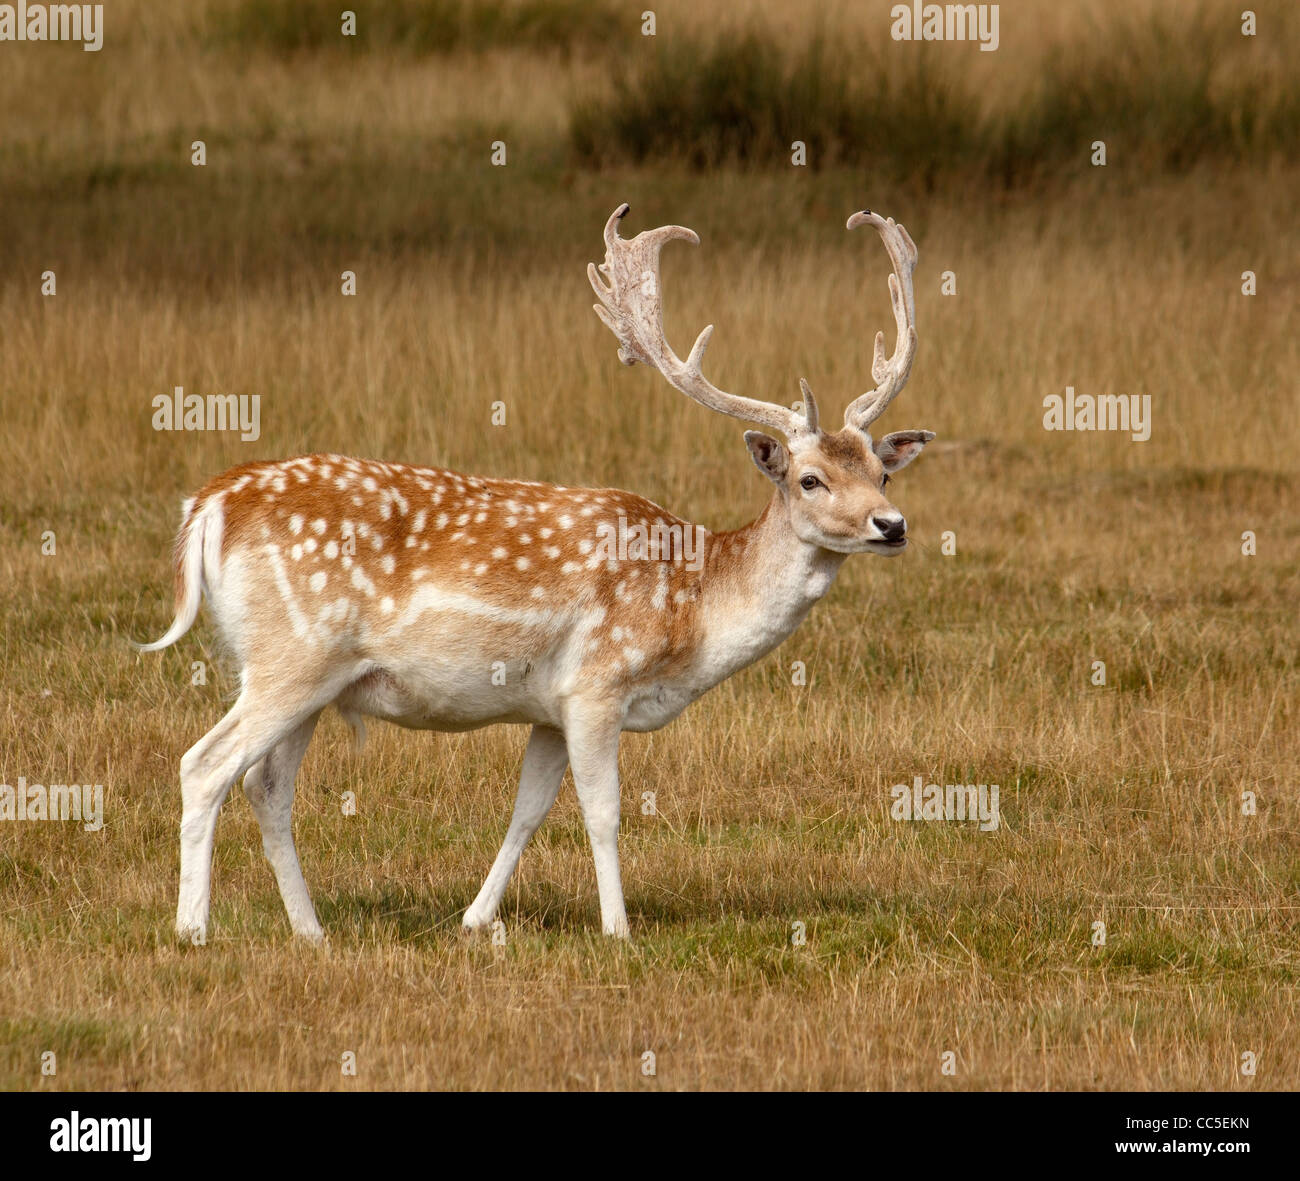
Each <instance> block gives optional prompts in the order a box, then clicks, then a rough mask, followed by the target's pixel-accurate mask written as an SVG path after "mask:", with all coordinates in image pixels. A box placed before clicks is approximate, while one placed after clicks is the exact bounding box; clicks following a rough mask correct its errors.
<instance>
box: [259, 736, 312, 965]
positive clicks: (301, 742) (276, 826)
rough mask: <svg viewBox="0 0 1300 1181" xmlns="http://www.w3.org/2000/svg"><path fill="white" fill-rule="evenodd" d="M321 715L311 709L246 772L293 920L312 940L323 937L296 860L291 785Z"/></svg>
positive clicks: (269, 854)
mask: <svg viewBox="0 0 1300 1181" xmlns="http://www.w3.org/2000/svg"><path fill="white" fill-rule="evenodd" d="M319 720H320V711H319V710H317V712H316V713H314V714H312V715H311V716H310V717H308V718H307V719H306V721H304V722H303V723H302V724H301V725H300V726H299V727H298V728H297V729H296V730H294V731H293V732H292V733H291V734H289V735H288V737H286V738H283V739H281V740H280V741H279V742H278V743H276V745H275V746H273V747H272V748H271V749H270V751H268V752H267V754H266V756H265V757H264V758H262V759H261V760H260V761H259V762H256V763H254V764H253V765H252V766H251V767H249V769H248V771H247V773H246V774H245V775H244V795H246V796H247V797H248V802H249V804H251V805H252V808H253V815H255V816H256V817H257V823H258V825H259V827H260V828H261V830H262V850H263V852H264V853H265V854H266V859H267V860H268V861H269V862H270V863H271V869H272V870H274V872H275V880H276V882H277V883H278V884H279V887H280V897H281V898H282V899H283V900H284V909H285V910H286V911H287V912H288V914H289V925H290V926H291V927H293V933H294V934H295V935H301V936H303V937H304V938H305V939H310V940H312V941H313V942H320V940H322V939H324V938H325V933H324V931H322V930H321V925H320V923H319V921H317V918H316V909H315V907H313V906H312V904H311V895H310V894H309V893H308V892H307V883H306V881H305V880H304V879H303V876H302V866H301V865H300V864H299V863H298V850H297V849H296V848H295V846H294V843H293V827H292V825H293V821H292V814H293V786H294V779H295V778H296V777H297V774H298V767H299V765H300V764H301V763H302V757H303V755H304V754H306V753H307V745H308V743H310V742H311V736H312V734H313V733H314V732H315V730H316V723H317V722H318V721H319Z"/></svg>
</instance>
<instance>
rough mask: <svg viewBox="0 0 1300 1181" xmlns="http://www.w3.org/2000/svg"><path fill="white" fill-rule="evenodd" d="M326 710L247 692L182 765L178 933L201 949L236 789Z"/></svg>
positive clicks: (190, 752) (317, 706) (196, 745)
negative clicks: (218, 846) (217, 841)
mask: <svg viewBox="0 0 1300 1181" xmlns="http://www.w3.org/2000/svg"><path fill="white" fill-rule="evenodd" d="M320 708H321V706H320V704H316V705H314V706H312V707H311V708H310V709H306V710H296V711H290V710H288V709H286V707H285V705H284V704H283V702H282V701H281V700H278V699H277V695H276V694H275V693H256V694H254V693H251V692H250V691H249V690H248V689H247V688H245V690H244V692H243V693H241V694H240V695H239V700H238V701H236V702H235V704H234V705H233V706H232V707H231V709H230V712H229V713H228V714H226V716H225V717H224V718H222V719H221V721H219V722H218V723H217V724H216V725H215V726H213V727H212V729H211V730H209V731H208V732H207V733H206V734H205V735H204V736H203V737H202V738H200V739H199V740H198V742H196V743H195V744H194V745H193V746H192V747H190V749H189V750H187V751H186V752H185V755H184V757H183V758H182V759H181V802H182V805H183V811H182V813H181V880H180V896H179V898H178V900H177V903H176V933H177V934H178V935H179V936H180V937H181V939H183V940H189V941H190V942H193V943H197V944H201V943H204V942H206V940H207V935H208V903H209V897H210V894H211V888H212V842H213V838H214V836H215V835H216V829H217V814H218V813H219V812H220V811H221V804H222V802H223V801H224V800H225V798H226V795H227V794H228V793H229V791H230V788H231V787H232V785H233V784H234V782H235V780H237V779H238V778H239V777H240V776H241V775H242V774H243V773H244V772H245V771H246V770H248V768H249V767H251V766H252V765H253V764H254V763H256V762H258V761H259V760H261V759H262V758H263V757H264V756H265V755H266V754H267V753H268V752H269V751H270V750H271V748H272V747H274V746H275V745H276V744H277V743H279V742H281V741H282V740H284V739H285V738H287V737H288V736H289V735H290V734H292V733H293V732H294V731H295V730H296V729H298V727H299V726H301V725H302V723H303V721H304V720H305V719H306V718H307V717H309V716H310V715H311V714H313V713H315V712H317V711H319V709H320Z"/></svg>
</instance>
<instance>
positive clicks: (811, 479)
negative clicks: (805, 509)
mask: <svg viewBox="0 0 1300 1181" xmlns="http://www.w3.org/2000/svg"><path fill="white" fill-rule="evenodd" d="M799 487H800V488H802V489H803V490H804V491H805V492H811V491H812V490H813V489H814V488H825V487H826V485H825V484H823V483H822V482H821V481H820V480H819V479H818V478H817V477H816V476H813V475H808V476H804V478H803V479H802V480H800V481H799Z"/></svg>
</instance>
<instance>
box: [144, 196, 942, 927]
mask: <svg viewBox="0 0 1300 1181" xmlns="http://www.w3.org/2000/svg"><path fill="white" fill-rule="evenodd" d="M627 211H628V207H627V206H626V205H623V206H621V207H620V208H619V209H617V210H615V212H614V214H613V215H612V216H611V217H610V219H609V221H608V223H607V224H606V226H605V247H606V254H605V262H604V264H603V265H602V266H600V267H596V266H595V265H592V266H589V267H588V275H589V277H590V279H591V284H592V287H593V288H594V289H595V291H596V294H597V296H599V298H600V303H599V304H597V305H596V314H597V315H598V316H599V317H600V318H601V320H602V321H604V323H605V324H606V325H607V326H608V327H609V329H610V330H611V331H612V332H613V333H614V335H615V336H616V337H617V338H618V343H619V350H618V355H619V359H620V360H622V362H623V363H624V364H626V365H632V364H635V363H636V362H638V361H640V362H641V363H643V364H645V365H649V366H651V367H653V368H655V369H657V370H658V371H659V372H660V373H661V374H663V376H664V377H665V378H666V379H667V380H668V382H669V384H671V385H672V386H673V387H674V388H675V389H677V390H679V391H681V392H682V393H683V394H686V395H687V396H688V397H690V398H693V399H695V401H697V402H699V403H701V404H702V405H704V406H707V407H708V408H709V409H711V410H717V411H719V412H720V413H722V414H727V415H730V416H731V417H733V418H738V419H742V420H745V421H748V422H753V423H759V424H761V425H763V426H765V427H768V428H770V429H772V430H775V431H779V432H780V433H781V434H783V435H784V436H785V442H784V443H782V442H781V441H779V440H777V439H775V438H773V437H772V436H771V435H767V434H763V433H761V432H759V431H746V432H745V443H746V445H747V446H748V448H749V452H750V455H751V456H752V457H753V459H754V462H755V463H756V464H757V465H758V468H759V470H760V471H761V472H762V473H763V474H764V475H765V476H766V477H767V478H768V479H769V480H771V481H772V483H773V484H774V485H775V486H776V490H775V493H774V495H773V497H772V500H771V503H770V504H768V506H767V508H766V509H764V511H763V513H762V514H761V515H760V516H759V517H758V519H757V520H755V521H753V522H751V523H750V524H748V525H745V526H743V527H742V528H739V529H734V530H730V531H728V532H720V533H714V532H712V531H710V530H707V529H704V528H702V527H698V526H694V525H691V524H689V523H688V522H685V521H682V520H680V519H679V518H677V517H674V516H673V515H672V514H670V513H668V512H666V511H665V510H664V509H662V508H660V507H659V506H658V505H656V504H653V503H651V502H650V501H648V500H646V499H644V498H643V497H640V496H637V495H635V494H634V493H631V492H622V491H617V490H613V489H590V488H565V487H557V486H553V485H550V484H537V483H530V482H528V481H523V480H496V479H481V478H478V477H474V476H464V475H458V474H456V473H454V472H450V471H444V470H441V469H438V468H423V467H408V466H406V465H404V464H395V463H379V462H374V461H369V460H361V459H348V458H344V457H342V456H337V455H309V456H304V457H300V458H297V459H289V460H284V461H282V462H278V463H271V462H266V463H250V464H244V465H242V466H240V467H236V468H232V469H231V470H230V471H228V472H226V473H225V474H224V475H222V476H218V477H217V478H216V479H214V480H213V481H212V482H211V483H209V484H208V485H207V486H206V487H205V488H203V490H202V491H200V492H199V494H198V495H197V496H195V497H193V498H192V499H190V500H188V501H186V503H185V506H184V518H183V523H182V525H181V529H180V534H179V536H178V538H177V541H176V560H175V583H176V618H175V620H174V622H173V623H172V625H171V628H170V629H169V630H168V631H167V633H166V634H165V635H164V636H163V637H162V638H161V639H160V640H158V641H157V642H156V643H153V644H148V645H144V646H143V650H144V651H156V650H158V649H161V648H164V647H166V646H168V645H170V644H173V643H175V642H176V641H177V640H179V639H180V638H181V636H182V635H184V634H185V632H186V631H187V630H188V629H189V627H190V626H191V625H192V624H193V622H194V619H195V617H196V615H197V614H198V610H199V604H200V600H201V597H202V596H203V595H204V594H206V596H207V598H208V602H209V605H210V610H211V611H212V614H213V616H214V619H215V623H216V627H217V630H218V632H219V633H220V635H221V637H222V639H223V640H224V642H225V644H226V645H227V646H228V648H229V649H230V650H231V651H232V652H233V655H234V657H235V659H236V661H237V662H238V664H239V667H240V669H241V688H240V693H239V697H238V699H237V700H236V702H235V703H234V705H233V707H232V708H231V710H230V712H229V713H227V714H226V715H225V717H223V718H222V719H221V721H220V722H218V723H217V724H216V726H214V727H213V728H212V729H211V730H210V731H209V732H208V733H207V734H206V735H204V736H203V738H201V739H200V740H199V741H198V742H197V743H196V744H195V745H194V746H192V747H191V748H190V749H189V750H188V751H187V752H186V753H185V755H184V757H183V758H182V760H181V768H180V774H181V795H182V798H183V802H184V811H183V815H182V819H181V872H180V899H179V904H178V907H177V914H176V927H177V931H178V933H179V935H180V936H181V937H182V938H183V939H189V940H192V941H193V942H196V943H202V942H204V940H205V939H206V935H207V928H208V899H209V890H210V880H211V862H212V845H213V837H214V833H215V830H216V823H217V813H218V811H219V810H220V808H221V804H222V801H223V800H224V799H225V797H226V794H227V793H228V792H229V791H230V788H231V786H232V785H233V784H234V783H235V781H236V780H237V779H238V778H239V777H240V776H241V775H243V776H244V791H245V794H246V795H247V796H248V800H249V802H250V803H251V804H252V807H253V811H254V812H255V814H256V816H257V820H258V823H259V824H260V826H261V830H262V843H263V848H264V849H265V852H266V856H267V858H268V860H269V861H270V863H271V866H272V868H273V869H274V871H275V876H276V879H277V880H278V883H279V887H280V893H281V895H282V897H283V899H284V904H285V908H286V910H287V911H288V914H289V921H290V923H291V924H292V925H293V929H294V931H295V932H296V933H297V934H299V935H302V936H306V937H308V938H310V939H320V938H322V937H323V933H322V931H321V927H320V923H319V922H318V921H317V918H316V912H315V910H314V908H313V907H312V902H311V898H310V896H309V894H308V892H307V885H306V883H305V881H304V880H303V876H302V869H301V867H300V866H299V863H298V855H297V852H296V850H295V848H294V843H293V835H292V830H291V825H290V811H291V808H292V804H293V791H294V778H295V775H296V773H297V770H298V766H299V763H300V762H301V760H302V757H303V754H304V752H305V751H306V749H307V744H308V742H309V741H310V740H311V736H312V732H313V730H315V728H316V723H317V720H318V719H319V718H320V715H321V711H322V710H324V709H325V708H326V707H327V706H329V705H333V706H335V707H336V708H337V709H338V710H339V711H340V712H341V713H342V714H343V716H344V717H345V718H346V719H348V720H349V721H350V722H351V723H352V724H353V725H355V726H358V727H359V726H360V725H361V719H362V718H363V717H374V718H381V719H383V720H385V721H390V722H396V723H397V724H398V725H401V726H406V727H410V728H413V729H430V730H467V729H472V728H475V727H479V726H486V725H489V724H491V723H494V722H515V723H527V724H529V725H531V726H532V732H531V736H530V737H529V740H528V745H527V749H526V750H525V752H524V760H523V771H522V774H521V776H520V780H519V792H518V796H517V798H516V800H515V807H514V814H513V816H512V818H511V820H510V826H509V829H508V831H507V832H506V837H505V841H504V842H503V844H502V846H501V851H500V852H499V853H498V854H497V857H496V860H495V861H494V862H493V864H492V868H491V870H490V871H489V873H488V875H487V879H486V881H484V883H483V888H482V889H481V890H480V891H479V893H478V897H476V898H475V899H474V901H473V903H472V904H471V905H470V907H469V909H468V910H467V911H466V912H465V916H464V926H465V928H466V929H471V930H472V929H475V928H481V927H484V926H487V925H488V924H490V923H491V922H492V919H493V916H494V915H495V913H496V910H497V907H498V905H499V904H500V902H501V899H502V896H503V894H504V893H505V889H506V883H507V882H508V881H509V880H510V876H511V874H512V873H513V872H514V869H515V866H516V865H517V864H518V862H519V857H520V854H521V853H522V852H523V849H524V846H525V845H526V844H527V843H528V840H529V838H530V837H531V836H532V835H533V833H534V832H535V831H536V829H537V827H538V825H540V824H541V822H542V820H543V819H544V818H545V816H546V814H547V813H548V812H549V811H550V808H551V805H552V804H553V803H554V802H555V798H556V794H557V792H558V791H559V788H560V782H561V780H562V779H563V777H564V771H565V768H566V767H572V768H573V778H574V783H575V785H576V787H577V793H578V800H579V803H580V804H581V807H582V814H583V819H584V821H585V823H586V827H587V833H588V836H589V837H590V840H591V848H592V854H593V857H594V859H595V863H596V882H597V886H598V888H599V893H600V917H601V926H602V927H603V928H604V930H605V932H606V933H607V934H610V935H617V936H626V935H627V934H628V922H627V912H626V910H625V908H624V904H623V889H622V883H621V881H620V877H619V861H618V825H619V781H618V743H619V735H620V733H621V732H622V731H624V730H636V731H646V730H656V729H658V728H659V727H661V726H663V725H666V724H667V723H668V722H669V721H671V720H672V719H673V718H675V717H676V716H677V715H678V714H679V713H681V711H682V710H683V709H685V708H686V706H687V705H689V704H690V703H691V702H692V701H694V700H695V699H696V698H697V697H699V696H700V695H701V694H703V693H704V692H706V691H707V690H708V689H711V688H712V687H713V686H714V685H716V684H718V683H719V682H720V681H722V680H725V679H726V678H727V677H729V676H731V675H732V673H734V672H736V671H737V670H738V669H741V668H744V667H745V666H746V665H748V664H750V663H752V662H753V661H755V660H757V659H758V658H759V657H761V656H763V655H764V654H765V653H767V652H769V651H771V650H772V649H773V648H774V647H776V645H777V644H779V643H780V642H781V641H782V640H784V639H785V638H786V636H788V635H789V634H790V633H791V632H792V631H793V630H794V629H795V628H796V627H797V626H798V625H799V623H800V621H801V620H802V619H803V617H804V616H805V615H806V614H807V612H808V610H809V608H810V607H811V606H812V605H813V604H814V603H815V602H817V600H818V599H820V598H821V597H822V596H823V595H824V594H826V592H827V590H828V588H829V587H830V585H831V582H832V580H833V579H834V577H835V574H836V572H837V571H838V570H839V568H840V564H841V563H842V562H843V561H844V559H845V558H846V557H847V556H848V555H849V554H852V553H861V552H868V553H875V554H888V555H894V554H898V553H899V552H901V551H902V550H903V549H904V547H905V546H906V545H907V536H906V533H907V526H906V522H905V521H904V519H903V516H902V514H901V513H900V512H899V511H898V510H897V509H896V508H895V507H894V506H893V505H892V504H891V503H890V502H889V500H888V499H887V498H886V496H885V484H886V483H887V482H888V480H889V476H890V473H892V472H896V471H898V469H899V468H901V467H904V466H905V465H906V464H908V463H910V462H911V461H912V460H913V459H915V458H916V456H917V455H918V454H919V453H920V451H921V448H922V447H924V446H925V444H926V443H928V442H929V441H930V440H931V439H932V438H934V435H933V434H932V433H931V432H930V431H895V432H894V433H893V434H889V435H886V436H884V437H883V438H882V439H880V440H879V441H877V442H874V443H873V442H872V439H871V436H870V435H869V434H868V432H867V428H868V427H869V426H870V425H871V423H872V422H873V421H875V419H877V418H878V417H879V416H880V415H881V413H882V412H883V411H884V410H885V408H886V407H887V406H888V405H889V403H890V402H891V401H892V400H893V399H894V398H895V397H897V395H898V393H899V391H900V390H901V389H902V388H903V385H904V383H905V382H906V381H907V376H908V371H909V370H910V369H911V366H912V358H913V356H914V355H915V352H916V328H915V305H914V299H913V294H912V270H913V268H914V267H915V265H916V247H915V246H914V245H913V243H912V240H911V238H910V237H909V236H908V234H907V231H906V230H904V229H903V227H902V226H900V225H896V224H895V223H894V221H893V220H892V219H890V220H886V219H884V218H882V217H879V216H877V215H876V214H874V213H871V212H868V211H864V212H862V213H855V214H854V215H853V216H852V217H850V218H849V221H848V228H849V229H853V228H855V227H856V226H863V225H869V226H874V227H875V229H876V230H878V231H879V233H880V235H881V237H882V238H883V240H884V243H885V249H886V250H887V251H888V253H889V257H890V260H891V261H892V263H893V274H891V275H890V277H889V292H890V296H891V297H892V301H893V308H894V319H895V320H896V322H897V329H898V336H897V342H896V345H895V348H894V351H893V354H892V355H891V356H889V357H886V356H885V350H884V335H883V333H877V334H876V343H875V353H874V358H873V360H872V366H871V370H872V376H873V378H874V380H875V382H876V388H875V389H874V390H872V391H870V392H869V393H866V394H863V395H862V396H861V397H859V398H857V399H855V400H854V401H853V402H852V403H851V404H850V406H849V407H848V409H847V411H846V412H845V415H844V426H843V428H842V429H840V430H838V431H836V432H834V433H827V432H826V431H824V430H823V429H822V428H821V426H820V424H819V419H818V413H817V403H816V401H815V400H814V398H813V394H812V391H811V390H810V389H809V388H808V386H807V383H806V382H801V386H802V389H803V403H802V408H801V410H799V411H795V410H791V409H787V408H786V407H784V406H782V405H777V404H773V403H769V402H760V401H755V400H753V399H751V398H745V397H739V396H737V395H735V394H728V393H724V392H723V391H722V390H720V389H718V388H717V387H716V386H714V385H713V384H712V383H710V382H709V381H708V380H707V379H706V378H705V377H704V376H703V374H702V373H701V372H700V362H701V358H702V357H703V354H704V349H705V346H706V345H707V344H708V341H709V337H710V335H711V333H712V331H713V329H712V326H710V327H708V328H705V329H704V331H703V332H701V333H700V335H699V339H697V340H696V342H695V346H694V347H693V348H692V349H691V351H690V353H689V355H688V356H687V358H686V360H685V361H682V360H681V359H680V358H678V356H677V354H676V353H674V352H673V350H672V349H671V348H670V347H669V345H668V342H667V341H666V340H665V339H664V333H663V310H662V305H661V301H660V282H659V252H660V250H661V249H662V247H663V245H664V243H665V242H669V241H672V240H673V239H677V238H679V239H683V240H685V241H688V242H693V243H697V244H698V242H699V238H698V237H697V236H696V235H695V233H694V232H693V231H691V230H688V229H685V228H684V227H682V226H663V227H661V228H659V229H656V230H649V231H647V232H645V233H642V234H639V235H637V237H635V238H633V239H631V240H625V239H623V238H620V237H619V233H618V227H619V223H620V222H621V221H622V219H623V217H624V216H625V215H626V213H627ZM616 535H617V538H618V544H617V546H615V545H613V544H612V541H613V539H614V537H615V536H616ZM629 538H630V539H631V544H630V545H627V544H625V543H626V542H627V540H628V539H629Z"/></svg>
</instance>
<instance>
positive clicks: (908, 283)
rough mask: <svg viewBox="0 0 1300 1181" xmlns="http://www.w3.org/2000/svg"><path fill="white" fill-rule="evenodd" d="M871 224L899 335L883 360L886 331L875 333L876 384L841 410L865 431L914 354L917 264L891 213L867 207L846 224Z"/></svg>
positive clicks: (907, 370) (912, 244) (907, 237)
mask: <svg viewBox="0 0 1300 1181" xmlns="http://www.w3.org/2000/svg"><path fill="white" fill-rule="evenodd" d="M865 225H872V226H875V227H876V229H877V230H879V231H880V236H881V238H882V239H884V243H885V249H886V250H887V251H888V252H889V261H890V262H892V263H893V264H894V273H893V274H892V275H890V276H889V299H890V302H891V303H893V305H894V323H895V325H896V326H897V328H898V339H897V340H895V341H894V353H893V355H892V356H891V357H890V358H889V360H887V361H886V360H885V334H884V333H883V332H877V333H876V347H875V351H874V353H873V355H872V359H871V377H872V380H873V381H874V382H875V383H876V388H875V389H874V390H870V391H868V392H867V393H865V394H863V395H862V396H861V397H858V398H854V399H853V401H852V402H850V403H849V406H848V409H846V410H845V411H844V425H845V426H852V427H857V428H858V430H861V431H865V430H866V429H867V427H869V426H870V425H871V424H872V423H873V422H875V421H876V419H877V418H879V417H880V416H881V415H882V414H883V413H884V412H885V407H886V406H888V405H889V403H890V402H892V401H893V400H894V399H895V398H896V397H898V395H899V392H900V391H901V390H902V388H903V386H905V385H906V384H907V375H908V374H909V373H911V371H912V360H913V358H914V357H915V356H916V296H915V295H914V294H913V292H912V271H913V270H915V268H916V243H915V242H913V241H912V238H911V236H910V235H909V234H908V232H907V231H906V230H905V229H903V227H902V226H900V225H899V224H898V223H897V222H896V221H894V219H893V218H892V217H890V218H884V217H881V216H880V214H878V213H872V212H871V210H870V209H864V210H863V211H862V212H861V213H855V214H854V215H853V216H852V217H850V218H849V220H848V228H849V229H850V230H855V229H857V228H858V226H865Z"/></svg>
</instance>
